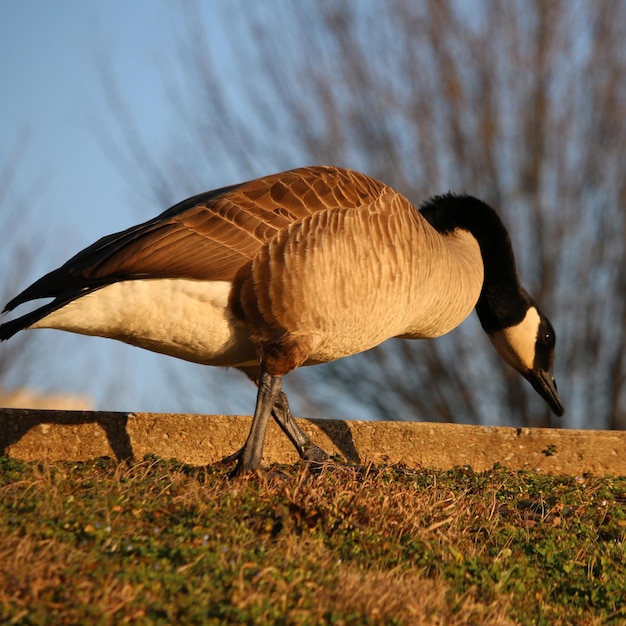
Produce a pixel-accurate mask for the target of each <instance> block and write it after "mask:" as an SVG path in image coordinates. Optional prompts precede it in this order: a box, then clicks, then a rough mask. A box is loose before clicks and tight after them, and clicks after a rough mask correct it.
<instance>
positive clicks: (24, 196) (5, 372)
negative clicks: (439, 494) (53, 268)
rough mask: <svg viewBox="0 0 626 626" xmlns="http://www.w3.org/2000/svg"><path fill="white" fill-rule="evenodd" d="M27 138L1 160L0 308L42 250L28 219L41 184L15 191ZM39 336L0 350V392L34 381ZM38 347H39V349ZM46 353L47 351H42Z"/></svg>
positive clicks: (20, 285) (25, 335)
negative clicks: (0, 242) (0, 276)
mask: <svg viewBox="0 0 626 626" xmlns="http://www.w3.org/2000/svg"><path fill="white" fill-rule="evenodd" d="M27 144H28V138H27V135H26V134H25V133H22V134H21V135H20V136H19V137H18V139H17V141H16V142H15V144H14V145H13V146H6V153H4V152H3V154H2V156H1V157H0V232H2V233H3V245H2V250H1V251H0V265H1V266H2V267H3V270H4V271H2V282H1V283H0V303H1V304H0V308H1V307H2V306H4V305H5V304H6V303H7V302H8V301H9V300H10V299H11V298H13V296H15V294H17V293H18V292H19V290H21V289H23V288H24V284H27V282H28V280H29V279H31V278H32V275H33V271H34V270H35V267H34V266H35V263H36V259H37V255H36V254H33V250H41V249H42V247H43V241H42V239H43V238H42V232H41V231H39V230H38V228H37V227H36V224H35V221H34V220H31V219H28V217H27V216H28V215H29V214H30V213H31V212H32V209H33V207H34V205H35V204H36V202H37V199H38V198H39V197H40V196H41V193H42V190H43V185H44V184H45V183H44V180H43V179H39V180H37V181H33V184H32V187H31V188H30V189H29V191H28V193H26V192H25V191H23V190H21V189H18V185H17V182H16V181H17V178H18V176H17V173H18V172H19V168H20V167H21V163H22V160H23V158H24V151H25V147H26V146H27ZM42 341H45V338H42V337H41V336H39V337H36V336H34V334H31V333H20V334H18V335H17V336H16V337H15V338H14V339H13V340H12V341H10V342H7V343H6V344H3V346H2V350H0V388H3V387H4V388H8V387H13V386H16V385H17V386H23V385H25V384H28V382H30V381H32V380H33V374H34V372H33V368H32V364H33V362H34V360H35V359H36V358H37V359H39V357H38V356H37V357H36V356H35V355H37V354H39V350H37V348H38V344H41V342H42ZM39 347H41V345H39ZM41 352H42V353H45V352H46V351H45V350H43V351H41Z"/></svg>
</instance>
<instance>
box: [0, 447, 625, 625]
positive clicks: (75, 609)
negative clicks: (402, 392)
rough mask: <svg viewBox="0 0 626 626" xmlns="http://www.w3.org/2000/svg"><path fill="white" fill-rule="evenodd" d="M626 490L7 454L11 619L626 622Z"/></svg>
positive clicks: (387, 471) (605, 481)
mask: <svg viewBox="0 0 626 626" xmlns="http://www.w3.org/2000/svg"><path fill="white" fill-rule="evenodd" d="M625 540H626V478H595V477H592V476H586V477H580V478H572V477H554V476H546V475H544V474H542V473H538V472H510V471H508V470H506V469H504V468H494V469H493V470H492V471H489V472H483V473H475V472H472V471H471V470H470V469H468V468H467V469H466V468H461V469H456V470H452V471H448V472H439V471H431V470H420V471H414V470H406V469H402V468H394V467H388V468H378V469H374V468H351V467H342V466H333V467H331V468H329V469H327V470H324V471H322V472H321V473H317V474H313V473H310V472H308V471H307V470H306V469H305V468H302V467H296V468H291V467H279V468H273V469H272V471H271V472H269V473H265V474H259V475H254V476H252V477H249V478H244V479H239V480H235V481H230V480H229V479H228V478H227V472H226V469H222V468H192V467H189V466H185V465H182V464H179V463H175V462H171V461H163V460H158V459H155V458H150V459H145V460H144V461H143V462H140V463H136V464H135V465H133V466H126V465H119V464H117V463H116V462H114V461H111V460H109V459H99V460H96V461H93V462H89V463H79V464H76V463H73V464H69V463H58V464H53V465H49V464H32V463H22V462H18V461H15V460H12V459H8V458H0V623H5V622H6V623H15V624H123V623H129V624H224V623H225V624H230V623H232V624H311V625H315V624H337V625H340V624H341V625H349V624H354V625H357V624H358V625H367V624H442V625H443V624H452V625H454V624H457V625H461V624H480V625H483V624H487V625H488V624H511V623H518V624H564V625H565V624H568V625H569V624H585V625H588V624H605V623H614V624H624V623H626V608H625V607H626V543H625Z"/></svg>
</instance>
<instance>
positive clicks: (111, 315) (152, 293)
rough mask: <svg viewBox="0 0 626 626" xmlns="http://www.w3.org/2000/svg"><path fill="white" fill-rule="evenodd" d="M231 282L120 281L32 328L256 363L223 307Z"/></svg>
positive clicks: (189, 356) (193, 357) (205, 359)
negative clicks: (50, 329)
mask: <svg viewBox="0 0 626 626" xmlns="http://www.w3.org/2000/svg"><path fill="white" fill-rule="evenodd" d="M230 287H231V284H230V283H229V282H226V281H214V282H207V281H197V280H183V279H146V280H130V281H122V282H118V283H114V284H112V285H108V286H107V287H103V288H102V289H98V290H97V291H94V292H92V293H90V294H87V295H86V296H82V297H81V298H78V299H76V300H73V301H72V302H70V303H69V304H67V305H66V306H64V307H63V308H61V309H59V310H57V311H53V312H52V313H50V314H49V315H47V316H46V317H44V318H43V319H41V320H40V321H38V322H36V323H35V324H33V325H32V326H31V327H30V328H56V329H58V330H66V331H70V332H74V333H80V334H83V335H96V336H99V337H109V338H111V339H118V340H119V341H124V342H125V343H129V344H131V345H134V346H139V347H140V348H146V349H147V350H152V351H154V352H160V353H162V354H168V355H170V356H175V357H179V358H181V359H185V360H187V361H192V362H194V363H202V364H205V365H225V366H236V365H245V364H250V363H254V362H256V353H255V349H254V347H253V345H252V344H251V343H250V341H249V340H248V338H247V335H246V333H245V332H243V329H242V328H241V327H240V326H238V325H236V324H235V321H234V320H233V318H232V316H231V315H230V314H229V313H228V311H227V306H228V294H229V292H230Z"/></svg>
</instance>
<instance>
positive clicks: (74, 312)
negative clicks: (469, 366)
mask: <svg viewBox="0 0 626 626" xmlns="http://www.w3.org/2000/svg"><path fill="white" fill-rule="evenodd" d="M39 298H52V301H51V302H49V303H47V304H44V305H43V306H41V307H40V308H38V309H36V310H34V311H32V312H31V313H27V314H26V315H23V316H22V317H18V318H17V319H14V320H11V321H8V322H6V323H5V324H2V325H1V326H0V339H8V338H9V337H11V336H12V335H13V334H15V333H16V332H18V331H19V330H22V329H26V328H56V329H60V330H66V331H71V332H77V333H82V334H87V335H97V336H103V337H109V338H112V339H118V340H121V341H124V342H126V343H129V344H132V345H136V346H139V347H142V348H146V349H149V350H153V351H156V352H160V353H164V354H168V355H171V356H175V357H179V358H182V359H186V360H188V361H193V362H196V363H201V364H206V365H217V366H230V367H236V368H239V369H241V370H242V371H243V372H245V373H246V374H247V375H248V376H249V377H250V378H251V379H252V380H253V381H254V382H255V383H257V384H258V385H259V394H258V400H257V407H256V410H255V417H254V420H253V426H252V429H251V433H250V436H249V437H248V441H247V442H246V444H245V445H244V447H243V448H242V450H241V451H240V452H238V453H237V454H236V455H233V459H235V458H236V459H237V460H238V464H237V468H236V472H241V471H246V470H249V469H253V468H255V467H256V466H257V465H258V463H259V461H260V458H261V453H262V448H263V441H264V438H265V428H266V425H267V421H268V419H269V417H270V416H273V417H274V418H275V419H276V421H277V422H278V423H279V425H280V426H281V427H282V428H283V430H284V431H285V433H286V434H287V435H288V436H289V438H290V439H291V440H292V442H293V443H294V445H295V446H296V448H297V449H298V452H299V453H300V454H301V456H303V457H305V458H310V459H314V460H321V459H322V458H324V457H325V455H324V453H323V451H321V450H320V449H319V448H317V447H316V446H315V445H314V444H313V443H312V442H310V441H309V440H308V438H307V437H306V436H305V435H304V433H303V432H302V431H301V430H300V429H299V427H298V426H297V424H296V423H295V421H294V420H293V418H292V417H291V414H290V412H289V407H288V403H287V399H286V397H285V395H284V393H283V392H282V391H281V388H280V381H281V377H282V376H283V375H285V374H287V373H288V372H290V371H291V370H293V369H295V368H297V367H299V366H301V365H312V364H316V363H324V362H328V361H332V360H335V359H338V358H342V357H345V356H349V355H352V354H357V353H359V352H362V351H365V350H368V349H369V348H372V347H374V346H376V345H378V344H380V343H382V342H383V341H385V340H386V339H389V338H390V337H407V338H411V339H427V338H433V337H437V336H440V335H443V334H445V333H447V332H449V331H450V330H452V329H453V328H455V327H456V326H458V325H459V324H460V323H461V322H462V321H463V320H464V319H465V318H466V317H467V316H468V315H469V314H470V312H471V311H472V309H474V308H475V307H476V309H477V312H478V315H479V318H480V321H481V324H482V326H483V328H484V330H485V331H486V332H487V334H488V336H489V338H490V340H491V341H492V343H493V345H494V346H495V348H496V350H497V351H498V352H499V353H500V355H501V356H502V357H503V358H504V360H505V361H506V362H507V363H509V364H510V365H512V366H513V367H515V368H516V369H517V370H518V371H519V372H520V373H521V374H522V375H523V376H525V377H526V378H527V379H528V380H529V381H530V382H531V384H532V385H533V387H534V388H535V389H536V390H537V391H538V392H539V393H540V394H541V395H542V397H544V399H546V401H547V402H548V404H549V405H550V407H551V408H552V409H553V411H554V412H555V413H557V414H559V415H560V414H562V412H563V408H562V405H561V403H560V400H559V398H558V394H557V391H556V385H555V383H554V377H553V375H552V364H553V360H554V330H553V329H552V327H551V325H550V322H549V321H548V320H547V318H546V317H545V316H544V315H543V314H542V313H541V311H540V310H539V309H538V307H537V305H536V304H535V303H534V301H533V300H532V299H531V298H530V296H529V295H528V294H527V293H526V292H525V291H524V290H523V288H522V287H521V286H520V284H519V280H518V278H517V273H516V268H515V259H514V256H513V250H512V247H511V243H510V239H509V236H508V234H507V232H506V230H505V228H504V226H503V225H502V222H501V221H500V219H499V218H498V216H497V215H496V213H495V212H494V211H493V209H491V208H490V207H488V206H487V205H486V204H484V203H483V202H481V201H479V200H477V199H475V198H472V197H470V196H453V195H446V196H440V197H435V198H433V199H432V200H431V201H429V202H428V203H426V204H425V205H424V206H423V207H422V208H421V211H418V210H416V209H415V207H414V206H413V205H412V204H411V203H410V202H409V201H408V200H407V199H406V198H405V197H404V196H402V195H401V194H399V193H398V192H396V191H394V190H393V189H392V188H390V187H388V186H387V185H385V184H384V183H381V182H379V181H377V180H374V179H372V178H370V177H368V176H365V175H363V174H360V173H358V172H354V171H351V170H344V169H339V168H333V167H309V168H300V169H297V170H291V171H288V172H283V173H280V174H274V175H271V176H266V177H264V178H260V179H256V180H253V181H250V182H247V183H242V184H240V185H233V186H230V187H226V188H223V189H218V190H215V191H211V192H207V193H204V194H200V195H198V196H194V197H193V198H189V199H188V200H185V201H183V202H181V203H179V204H177V205H175V206H174V207H172V208H170V209H168V210H167V211H165V212H164V213H162V214H161V215H160V216H158V217H156V218H154V219H152V220H150V221H148V222H145V223H143V224H140V225H138V226H135V227H132V228H130V229H127V230H125V231H123V232H120V233H116V234H113V235H110V236H108V237H104V238H102V239H100V240H99V241H98V242H96V243H95V244H93V245H92V246H90V247H88V248H86V249H85V250H83V251H81V252H79V253H78V254H77V255H76V256H74V257H73V258H71V259H70V260H69V261H68V262H67V263H65V264H64V265H63V266H61V267H60V268H58V269H57V270H54V271H52V272H50V273H49V274H47V275H46V276H44V277H43V278H41V279H39V280H38V281H36V282H35V283H33V285H31V286H30V287H28V288H27V289H26V290H24V291H23V292H22V293H21V294H19V295H18V296H17V297H16V298H14V299H13V300H11V302H9V303H8V305H7V307H6V309H5V311H6V310H12V309H13V308H15V307H16V306H18V305H20V304H22V303H24V302H26V301H29V300H34V299H39Z"/></svg>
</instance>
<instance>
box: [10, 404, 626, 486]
mask: <svg viewBox="0 0 626 626" xmlns="http://www.w3.org/2000/svg"><path fill="white" fill-rule="evenodd" d="M298 422H299V424H300V425H301V427H302V429H303V430H304V431H305V432H306V433H307V434H308V435H309V436H310V437H311V438H312V439H313V440H314V441H315V442H316V443H317V444H318V445H319V446H321V447H322V448H323V449H324V450H326V452H329V453H331V454H332V453H338V454H340V455H342V456H343V457H345V458H346V459H348V460H349V461H352V462H355V463H361V464H365V463H368V462H372V463H374V464H378V463H387V464H398V463H401V464H404V465H406V466H408V467H414V468H417V467H427V468H433V469H449V468H452V467H455V466H461V465H471V466H472V467H473V468H474V470H476V471H481V470H485V469H491V468H492V467H493V466H494V464H495V463H499V464H501V465H504V466H506V467H509V468H510V469H541V470H542V471H545V472H547V473H554V474H570V475H582V474H584V473H591V474H596V475H604V474H609V475H622V476H624V475H626V431H597V430H596V431H592V430H582V431H576V430H561V429H540V428H519V429H516V428H504V427H489V426H466V425H459V424H440V423H426V422H360V421H342V420H317V419H310V420H309V419H306V420H305V419H300V420H298ZM250 423H251V418H250V417H244V416H233V415H176V414H156V413H106V412H95V411H46V410H38V409H37V410H35V409H0V454H1V453H4V454H8V455H9V456H12V457H14V458H16V459H21V460H28V461H34V460H47V461H61V460H63V461H81V460H88V459H91V458H95V457H99V456H112V457H117V458H118V459H130V458H137V459H141V458H143V456H144V455H146V454H149V453H151V454H156V455H158V456H160V457H163V458H176V459H178V460H180V461H182V462H184V463H189V464H192V465H205V464H209V463H214V462H215V461H218V460H219V459H221V458H223V457H224V456H226V455H228V454H231V453H232V452H234V451H236V450H237V449H238V448H239V447H241V445H242V444H243V442H244V441H245V438H246V436H247V434H248V429H249V428H250ZM296 460H297V455H296V453H295V451H294V449H293V447H292V446H291V443H290V442H289V441H288V440H287V438H286V437H285V436H284V435H283V434H282V432H281V431H280V430H279V429H278V427H277V426H276V425H275V424H273V423H272V424H271V425H270V428H269V431H268V437H267V443H266V446H265V456H264V459H263V462H264V463H273V462H279V463H293V462H295V461H296Z"/></svg>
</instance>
